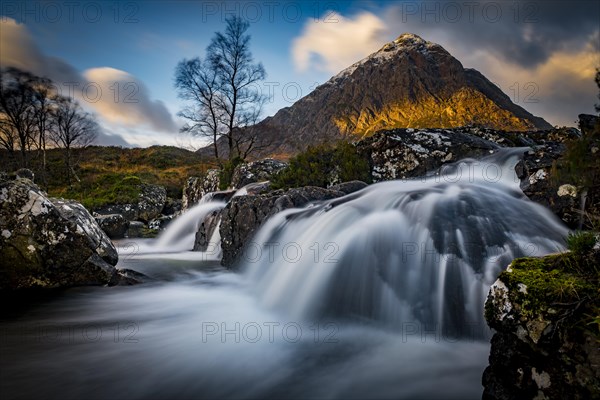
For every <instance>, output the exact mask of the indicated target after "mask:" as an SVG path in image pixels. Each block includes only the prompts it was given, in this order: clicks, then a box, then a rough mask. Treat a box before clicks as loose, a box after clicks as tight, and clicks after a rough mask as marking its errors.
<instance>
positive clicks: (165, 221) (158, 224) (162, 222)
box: [148, 215, 174, 231]
mask: <svg viewBox="0 0 600 400" xmlns="http://www.w3.org/2000/svg"><path fill="white" fill-rule="evenodd" d="M173 218H174V216H173V215H162V216H160V217H158V218H155V219H153V220H152V221H150V222H149V223H148V229H152V230H155V231H162V230H164V229H165V228H166V227H167V226H168V225H169V224H170V223H171V221H172V220H173Z"/></svg>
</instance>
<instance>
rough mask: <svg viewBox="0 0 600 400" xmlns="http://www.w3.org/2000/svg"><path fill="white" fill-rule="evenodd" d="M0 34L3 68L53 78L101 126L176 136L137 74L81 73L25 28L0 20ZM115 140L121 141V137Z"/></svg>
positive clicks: (171, 122) (164, 110) (111, 71)
mask: <svg viewBox="0 0 600 400" xmlns="http://www.w3.org/2000/svg"><path fill="white" fill-rule="evenodd" d="M0 31H1V32H2V35H0V66H2V67H7V66H11V67H17V68H20V69H24V70H27V71H30V72H32V73H34V74H36V75H39V76H45V77H48V78H50V79H51V80H52V81H53V82H54V84H55V85H56V86H57V87H58V89H59V90H60V91H61V93H62V94H68V95H71V94H72V95H73V97H75V98H76V99H77V100H79V101H80V103H81V104H82V105H83V106H84V107H86V108H87V109H89V110H91V111H93V112H94V113H96V114H97V115H98V117H99V118H100V122H101V125H105V124H107V125H111V126H112V127H113V128H114V127H116V126H119V125H121V126H122V127H124V128H129V129H131V128H133V129H134V130H135V129H139V130H141V131H144V132H145V133H144V134H143V135H140V137H147V136H148V133H147V132H151V135H150V136H155V137H157V136H158V135H159V134H160V133H161V132H162V133H164V132H168V133H175V132H177V126H176V124H175V122H174V120H173V117H172V115H171V113H170V112H169V111H168V109H167V108H166V107H165V105H164V104H163V103H162V102H161V101H160V100H153V99H152V98H151V97H150V93H149V91H148V89H147V88H146V86H145V85H144V84H143V83H142V82H141V81H140V80H139V79H137V78H136V77H135V76H133V75H131V74H129V73H127V72H126V71H122V70H118V69H114V68H110V67H102V68H92V69H88V70H87V71H84V72H83V73H81V72H79V71H77V69H76V68H74V67H73V66H71V65H70V64H68V63H67V62H65V61H63V60H61V59H58V58H55V57H49V56H47V55H45V54H44V53H43V52H42V51H41V50H40V49H39V48H38V46H37V45H36V43H35V41H34V40H33V38H32V36H31V34H30V33H29V31H28V30H27V28H26V26H25V25H23V24H19V23H17V22H16V21H15V20H13V19H10V18H2V19H0ZM73 88H75V89H74V90H73ZM82 89H85V90H82ZM113 131H119V130H118V129H117V130H115V129H113ZM127 139H131V138H127ZM112 141H113V142H115V141H116V142H119V138H112ZM126 142H130V143H137V142H136V141H135V140H126Z"/></svg>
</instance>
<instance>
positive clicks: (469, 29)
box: [384, 0, 600, 68]
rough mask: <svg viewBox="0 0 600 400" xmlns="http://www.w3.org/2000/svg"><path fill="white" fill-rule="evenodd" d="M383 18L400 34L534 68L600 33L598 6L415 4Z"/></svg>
mask: <svg viewBox="0 0 600 400" xmlns="http://www.w3.org/2000/svg"><path fill="white" fill-rule="evenodd" d="M384 15H385V18H384V19H385V21H386V24H387V25H388V26H390V27H393V28H394V29H396V30H399V31H402V32H405V31H409V32H413V33H416V34H420V35H423V36H424V37H427V38H431V37H432V36H434V37H438V38H443V39H445V40H440V44H442V45H450V44H452V47H455V48H458V47H462V48H464V49H465V50H467V49H471V50H473V49H482V48H488V49H493V51H494V53H495V54H496V56H497V58H499V59H502V60H504V61H506V62H509V63H512V64H516V65H520V66H522V67H526V68H535V67H537V66H539V65H541V64H544V63H546V62H547V61H548V59H550V58H551V57H552V55H553V54H554V53H555V52H558V51H565V50H570V49H573V48H579V49H580V48H582V47H583V46H584V45H585V44H586V43H587V40H588V37H589V35H590V34H593V33H594V32H595V31H597V30H598V29H599V25H598V15H600V3H598V2H593V1H588V0H571V1H569V4H568V5H565V3H564V2H562V1H547V0H537V1H536V0H517V1H495V0H484V1H479V2H456V1H451V0H441V1H436V2H427V1H421V2H418V1H413V2H405V3H400V4H399V5H398V4H396V5H393V6H390V7H389V8H387V9H386V10H385V13H384ZM399 33H401V32H395V34H396V35H398V34H399ZM429 40H431V39H429ZM448 47H450V46H448Z"/></svg>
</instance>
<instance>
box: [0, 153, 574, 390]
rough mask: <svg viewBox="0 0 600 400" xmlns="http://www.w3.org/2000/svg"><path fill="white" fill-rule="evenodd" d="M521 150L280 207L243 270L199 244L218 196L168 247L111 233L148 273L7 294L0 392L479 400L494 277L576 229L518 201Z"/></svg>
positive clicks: (180, 227)
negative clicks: (116, 282) (127, 283)
mask: <svg viewBox="0 0 600 400" xmlns="http://www.w3.org/2000/svg"><path fill="white" fill-rule="evenodd" d="M516 154H517V152H516V151H508V152H503V153H501V154H499V155H494V156H493V158H489V159H488V160H484V161H474V160H465V161H463V162H461V163H457V164H454V165H451V166H448V167H446V168H445V169H444V170H442V171H441V172H440V173H438V174H435V175H432V176H430V177H427V178H424V179H419V180H409V181H391V182H384V183H379V184H375V185H371V186H369V187H368V188H366V189H364V190H362V191H360V192H356V193H353V194H350V195H347V196H345V197H343V198H339V199H335V200H331V201H326V202H323V203H320V204H315V205H311V206H309V207H306V208H304V209H293V210H286V211H283V212H281V213H279V214H277V215H276V216H274V217H273V218H271V219H270V220H269V221H268V222H267V223H266V224H265V225H264V226H263V227H262V228H261V229H260V230H259V232H258V233H257V234H256V236H255V237H254V238H253V239H252V242H251V243H249V245H248V247H247V250H246V252H244V254H243V256H242V259H241V261H240V270H239V272H231V271H229V270H226V269H224V268H223V267H221V266H220V264H219V257H220V249H219V248H218V247H219V243H220V237H219V235H218V233H215V234H214V235H213V237H212V238H211V245H212V246H209V248H211V251H207V252H205V253H201V252H192V251H190V250H191V248H192V246H193V241H194V236H195V232H196V230H197V229H198V226H199V224H200V222H201V220H202V218H203V217H204V216H206V215H208V214H209V213H210V212H212V211H214V210H218V209H220V208H222V207H224V206H225V204H224V203H222V202H214V201H209V200H210V199H209V200H206V201H205V202H203V203H202V204H199V205H197V206H195V207H194V208H192V209H190V210H189V211H188V212H187V213H185V214H183V215H182V216H181V217H179V218H178V219H177V220H175V221H174V222H173V223H172V224H171V225H170V227H169V228H168V229H167V231H165V232H164V233H163V235H162V236H161V237H160V238H158V239H156V240H148V239H147V240H123V241H120V242H118V243H117V245H118V247H119V252H120V261H119V264H118V267H120V268H130V269H134V270H137V271H140V272H142V273H144V274H146V275H148V276H150V277H152V278H154V281H152V282H150V283H145V284H142V285H137V286H133V287H112V288H99V287H88V288H74V289H69V290H65V291H62V292H60V294H53V295H51V296H45V297H44V298H42V299H38V300H35V299H34V300H32V299H28V301H27V302H23V304H19V303H17V302H14V303H12V304H11V311H10V312H9V313H5V314H4V315H3V317H2V320H1V321H0V328H1V329H2V342H1V345H0V346H1V347H0V350H1V355H2V357H1V360H0V371H1V375H0V377H1V378H0V393H1V394H2V398H3V399H8V398H23V399H27V398H32V397H44V398H60V399H81V398H86V399H107V398H113V399H125V398H127V399H147V398H149V399H162V398H183V399H187V398H207V399H214V398H234V399H239V398H298V399H305V398H351V399H352V398H355V399H364V398H382V399H418V398H421V399H429V398H444V399H475V398H480V397H481V392H482V387H481V383H480V382H481V374H482V372H483V369H484V368H485V366H486V365H487V357H488V352H489V337H490V332H489V331H488V330H487V328H486V326H485V323H484V320H483V311H482V310H483V303H484V301H485V296H486V294H487V291H488V289H489V286H490V285H491V283H492V282H493V281H494V280H495V278H496V276H497V275H498V273H499V272H500V271H501V270H502V269H503V268H505V267H506V266H507V265H508V263H509V262H510V260H511V259H512V258H514V257H517V256H524V255H542V254H546V253H549V252H554V251H557V250H560V249H562V248H563V245H564V244H563V237H564V235H565V234H566V233H567V231H566V228H565V227H564V226H562V225H561V223H560V222H559V221H558V220H557V219H556V218H555V217H554V216H553V215H552V214H551V213H550V212H549V211H548V210H546V209H544V208H543V207H541V206H539V205H536V204H534V203H532V202H530V201H528V200H526V199H525V198H524V196H523V194H522V192H521V191H520V190H519V185H518V180H517V179H516V177H515V174H514V172H513V171H514V164H515V162H516ZM239 195H243V193H241V194H239Z"/></svg>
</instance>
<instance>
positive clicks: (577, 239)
mask: <svg viewBox="0 0 600 400" xmlns="http://www.w3.org/2000/svg"><path fill="white" fill-rule="evenodd" d="M595 245H596V234H595V233H594V232H591V231H581V232H576V233H569V236H567V248H568V249H569V250H571V251H572V252H573V253H576V254H586V253H588V252H589V251H591V250H592V249H593V248H594V246H595Z"/></svg>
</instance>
